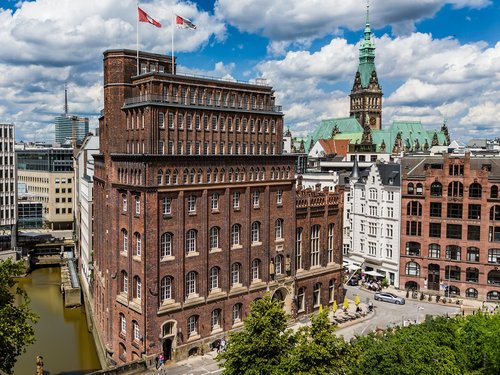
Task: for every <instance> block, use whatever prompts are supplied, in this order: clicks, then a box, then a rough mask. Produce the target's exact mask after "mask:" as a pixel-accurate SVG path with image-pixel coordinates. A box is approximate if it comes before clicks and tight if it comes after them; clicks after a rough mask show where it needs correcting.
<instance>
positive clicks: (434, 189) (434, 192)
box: [431, 181, 443, 197]
mask: <svg viewBox="0 0 500 375" xmlns="http://www.w3.org/2000/svg"><path fill="white" fill-rule="evenodd" d="M441 195H443V185H441V183H439V182H437V181H436V182H433V183H432V184H431V196H433V197H440V196H441Z"/></svg>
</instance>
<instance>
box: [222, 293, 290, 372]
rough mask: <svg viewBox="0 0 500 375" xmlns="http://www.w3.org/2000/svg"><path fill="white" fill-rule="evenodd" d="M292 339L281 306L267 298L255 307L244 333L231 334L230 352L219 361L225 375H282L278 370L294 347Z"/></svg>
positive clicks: (260, 300) (254, 305) (229, 341)
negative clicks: (284, 357) (283, 359)
mask: <svg viewBox="0 0 500 375" xmlns="http://www.w3.org/2000/svg"><path fill="white" fill-rule="evenodd" d="M292 339H293V336H292V335H291V331H290V330H288V329H287V317H286V314H285V312H284V311H283V308H282V306H281V302H279V301H275V300H272V299H271V297H270V296H269V294H266V295H265V296H264V298H262V299H259V300H256V301H254V302H253V303H252V305H251V309H250V314H249V315H248V317H247V318H246V319H245V321H244V326H243V330H241V331H236V332H231V333H230V334H229V340H228V345H227V350H226V351H225V352H223V353H221V354H219V355H218V356H217V358H216V360H217V361H218V362H219V363H223V366H224V371H223V375H264V374H265V375H271V374H279V370H278V366H279V364H280V363H281V361H282V358H283V356H285V355H287V353H288V352H289V350H290V348H291V347H292V346H293V342H292Z"/></svg>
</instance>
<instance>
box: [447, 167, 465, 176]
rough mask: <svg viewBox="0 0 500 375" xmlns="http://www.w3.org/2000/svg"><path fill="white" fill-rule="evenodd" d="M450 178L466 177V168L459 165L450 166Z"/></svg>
mask: <svg viewBox="0 0 500 375" xmlns="http://www.w3.org/2000/svg"><path fill="white" fill-rule="evenodd" d="M449 172H450V176H463V175H464V166H463V165H458V164H450V165H449Z"/></svg>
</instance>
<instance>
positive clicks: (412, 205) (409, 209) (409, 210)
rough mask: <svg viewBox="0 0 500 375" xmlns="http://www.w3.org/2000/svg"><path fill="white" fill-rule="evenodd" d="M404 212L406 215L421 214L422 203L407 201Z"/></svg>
mask: <svg viewBox="0 0 500 375" xmlns="http://www.w3.org/2000/svg"><path fill="white" fill-rule="evenodd" d="M406 214H407V215H408V216H422V205H421V204H420V202H417V201H412V202H408V204H407V206H406Z"/></svg>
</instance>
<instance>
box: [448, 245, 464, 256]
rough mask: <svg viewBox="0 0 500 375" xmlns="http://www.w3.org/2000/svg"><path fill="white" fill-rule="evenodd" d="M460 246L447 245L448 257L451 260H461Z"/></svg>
mask: <svg viewBox="0 0 500 375" xmlns="http://www.w3.org/2000/svg"><path fill="white" fill-rule="evenodd" d="M460 252H461V249H460V246H457V245H448V246H446V259H449V260H460Z"/></svg>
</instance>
